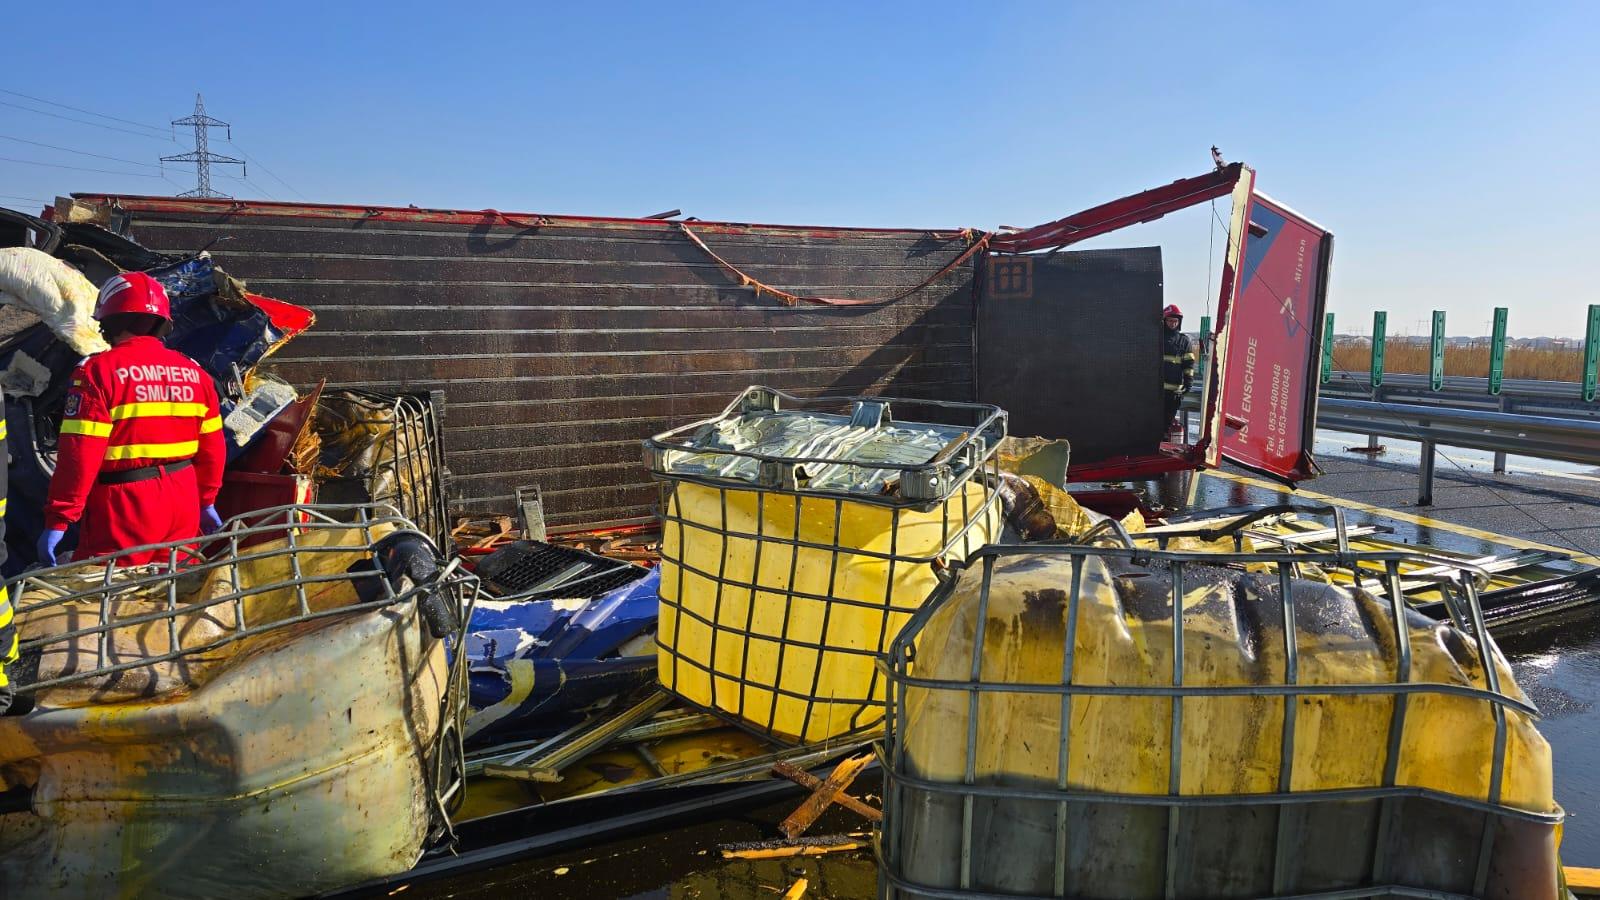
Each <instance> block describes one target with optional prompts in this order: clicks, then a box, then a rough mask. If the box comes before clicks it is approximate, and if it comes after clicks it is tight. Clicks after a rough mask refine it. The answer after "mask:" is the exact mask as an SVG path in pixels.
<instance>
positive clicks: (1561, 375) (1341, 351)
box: [1333, 342, 1583, 381]
mask: <svg viewBox="0 0 1600 900" xmlns="http://www.w3.org/2000/svg"><path fill="white" fill-rule="evenodd" d="M1430 359H1431V354H1430V353H1429V349H1428V345H1427V344H1425V343H1404V344H1399V343H1393V342H1391V343H1389V344H1388V345H1387V346H1386V347H1385V348H1384V353H1383V370H1384V371H1385V372H1393V373H1396V374H1410V375H1424V374H1427V372H1428V363H1429V360H1430ZM1371 367H1372V348H1370V347H1367V346H1363V345H1361V344H1356V343H1350V342H1340V343H1337V344H1334V346H1333V368H1334V370H1335V371H1341V370H1342V371H1345V372H1349V373H1351V374H1354V375H1361V374H1364V373H1366V372H1369V371H1371ZM1444 371H1445V374H1446V375H1470V376H1476V377H1478V378H1487V377H1488V376H1489V348H1488V347H1446V348H1445V351H1444ZM1505 377H1507V378H1531V379H1537V380H1540V381H1579V380H1581V379H1582V377H1583V351H1582V350H1578V349H1572V350H1532V349H1527V350H1519V349H1517V348H1515V347H1507V348H1506V371H1505Z"/></svg>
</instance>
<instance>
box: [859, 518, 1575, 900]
mask: <svg viewBox="0 0 1600 900" xmlns="http://www.w3.org/2000/svg"><path fill="white" fill-rule="evenodd" d="M1341 543H1343V541H1341ZM1414 562H1416V559H1415V558H1414V557H1410V556H1408V555H1406V554H1404V553H1400V552H1387V551H1384V552H1366V553H1360V552H1349V553H1342V554H1340V553H1297V554H1285V553H1277V554H1273V553H1188V552H1171V551H1161V550H1155V549H1153V548H1151V547H1148V546H1145V545H1144V544H1142V543H1140V542H1139V541H1138V540H1137V539H1134V540H1130V541H1127V542H1126V543H1124V544H1123V545H1122V546H1083V545H1075V546H1067V545H1057V546H1051V547H1044V546H1002V547H989V548H985V549H984V550H982V551H980V552H979V553H978V554H977V555H976V556H974V557H973V558H971V559H970V560H969V561H968V566H970V568H968V569H967V570H966V571H964V572H958V574H957V576H956V578H955V579H954V581H953V583H952V584H950V585H949V586H948V587H946V588H943V589H941V590H940V591H939V592H938V594H937V596H936V599H934V600H933V601H931V602H930V604H929V605H928V606H927V607H926V608H925V610H924V611H923V612H921V613H919V614H918V615H917V616H915V617H914V618H913V619H912V621H911V622H910V623H909V624H908V625H907V627H906V628H905V630H904V631H902V632H901V634H900V636H899V638H898V639H897V640H896V642H895V644H894V646H893V647H892V649H891V651H890V654H889V675H888V681H889V683H890V688H889V690H890V697H891V701H890V713H889V716H890V727H889V729H888V736H887V740H886V743H885V754H886V756H885V758H886V759H887V760H888V765H887V767H886V773H885V786H884V798H885V800H884V825H883V829H882V833H881V835H880V837H881V840H880V848H881V850H882V854H883V855H882V859H883V863H884V864H883V867H882V870H881V873H882V878H881V881H880V896H882V897H886V898H893V900H912V898H933V897H948V896H953V895H956V894H960V895H963V896H972V895H980V896H994V895H1001V894H1003V895H1005V896H1008V897H1037V898H1045V897H1063V896H1065V897H1077V898H1094V900H1102V898H1130V900H1143V898H1150V900H1154V898H1162V897H1165V898H1177V900H1224V898H1239V897H1252V898H1306V897H1313V896H1314V897H1335V896H1337V897H1355V896H1362V897H1365V896H1410V897H1438V898H1468V897H1474V898H1484V897H1505V898H1511V897H1515V898H1519V900H1558V898H1559V897H1563V896H1565V893H1564V891H1563V890H1562V888H1561V881H1560V877H1561V876H1560V862H1559V859H1558V856H1557V845H1558V843H1559V840H1560V823H1561V819H1562V811H1561V808H1560V807H1559V806H1558V805H1557V804H1556V801H1555V797H1554V790H1553V782H1552V771H1551V756H1550V747H1549V745H1548V744H1547V743H1546V742H1545V740H1544V738H1543V737H1541V736H1540V734H1539V732H1538V730H1537V729H1536V728H1535V726H1534V721H1535V719H1536V718H1537V710H1535V709H1534V707H1533V706H1532V704H1530V703H1529V702H1528V699H1527V698H1526V697H1525V696H1524V695H1523V693H1522V692H1521V691H1520V690H1519V689H1518V688H1517V685H1516V683H1515V681H1514V680H1513V677H1512V673H1511V669H1510V667H1509V666H1508V665H1507V663H1506V661H1505V658H1504V657H1503V656H1502V655H1501V654H1500V651H1499V649H1498V648H1497V647H1496V646H1495V645H1494V642H1493V640H1492V639H1491V638H1490V637H1489V635H1488V633H1487V630H1486V629H1485V627H1484V625H1483V614H1482V610H1481V607H1480V605H1479V603H1478V598H1477V593H1476V584H1477V581H1476V579H1479V578H1483V577H1486V576H1485V575H1484V573H1483V572H1481V570H1473V569H1471V567H1461V568H1459V569H1457V570H1456V571H1447V568H1448V567H1446V566H1439V567H1437V568H1438V570H1439V571H1441V573H1442V574H1440V575H1439V576H1438V579H1437V580H1438V581H1439V583H1440V585H1441V588H1442V590H1441V594H1442V595H1443V594H1448V599H1447V600H1446V603H1447V604H1448V605H1449V607H1450V612H1451V616H1450V619H1451V620H1450V621H1445V622H1437V621H1434V620H1432V619H1429V618H1427V617H1425V616H1424V615H1422V614H1421V613H1419V612H1416V611H1415V610H1413V609H1411V608H1409V607H1408V606H1407V605H1406V603H1405V599H1404V597H1403V595H1402V594H1401V593H1400V575H1399V572H1400V570H1401V567H1402V565H1410V564H1412V563H1414ZM1307 563H1311V564H1315V565H1316V566H1318V567H1319V568H1320V571H1323V572H1332V571H1336V570H1342V571H1343V572H1344V573H1345V574H1346V575H1352V576H1353V574H1354V573H1355V572H1357V571H1359V570H1362V569H1365V570H1366V572H1367V574H1366V575H1365V578H1364V580H1363V581H1362V582H1361V583H1362V584H1363V585H1364V586H1365V587H1364V588H1363V587H1355V588H1350V587H1343V586H1340V585H1337V584H1332V583H1329V581H1328V580H1327V579H1326V578H1322V577H1317V578H1300V577H1296V575H1295V571H1296V569H1297V568H1298V567H1299V566H1301V565H1304V564H1307ZM1372 568H1377V569H1378V570H1379V571H1386V572H1387V575H1386V577H1384V578H1380V579H1375V578H1373V577H1372V575H1371V574H1370V572H1371V569H1372ZM1352 580H1354V579H1353V578H1352Z"/></svg>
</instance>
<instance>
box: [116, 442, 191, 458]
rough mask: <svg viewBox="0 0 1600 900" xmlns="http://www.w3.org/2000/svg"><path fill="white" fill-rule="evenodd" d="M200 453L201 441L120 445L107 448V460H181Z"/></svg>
mask: <svg viewBox="0 0 1600 900" xmlns="http://www.w3.org/2000/svg"><path fill="white" fill-rule="evenodd" d="M198 452H200V442H199V441H179V442H177V443H176V444H118V445H117V446H115V447H107V448H106V459H180V458H187V457H190V456H193V455H195V454H196V453H198Z"/></svg>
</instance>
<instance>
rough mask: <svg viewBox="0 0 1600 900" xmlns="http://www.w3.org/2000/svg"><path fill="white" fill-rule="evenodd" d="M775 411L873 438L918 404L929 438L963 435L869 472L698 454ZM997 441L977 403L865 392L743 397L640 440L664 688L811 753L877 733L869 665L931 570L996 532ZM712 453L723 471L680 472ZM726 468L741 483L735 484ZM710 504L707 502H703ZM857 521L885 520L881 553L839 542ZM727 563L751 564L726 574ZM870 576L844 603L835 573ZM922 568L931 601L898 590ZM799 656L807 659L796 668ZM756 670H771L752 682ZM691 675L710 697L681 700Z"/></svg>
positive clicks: (758, 391) (991, 411)
mask: <svg viewBox="0 0 1600 900" xmlns="http://www.w3.org/2000/svg"><path fill="white" fill-rule="evenodd" d="M780 403H781V404H784V407H783V408H785V409H789V408H801V409H808V410H815V409H842V411H841V412H840V413H839V419H840V420H841V421H842V422H849V423H852V424H856V425H860V423H864V422H865V423H869V424H868V425H867V427H868V428H871V427H873V426H874V425H875V424H876V423H878V422H880V421H887V413H888V410H889V409H890V408H891V407H893V408H895V409H901V408H905V409H916V410H918V411H919V412H920V413H921V414H922V416H923V417H925V418H926V419H928V420H930V421H940V420H941V419H942V420H943V421H944V423H945V424H944V425H942V426H939V427H954V425H958V426H959V427H957V428H956V429H955V434H954V436H953V438H952V440H951V442H950V443H949V444H947V445H946V446H945V447H944V448H943V450H942V451H941V452H939V453H937V454H934V455H933V456H932V457H931V458H929V459H927V460H925V461H922V462H898V463H897V462H885V461H882V460H876V461H872V462H871V463H863V462H861V461H859V460H855V459H851V458H849V457H848V456H847V455H844V454H836V455H828V453H827V452H826V451H817V450H815V449H807V450H804V451H801V452H796V453H788V454H785V453H772V452H763V451H760V450H752V449H729V448H725V447H719V448H715V449H707V448H705V447H703V446H696V445H695V443H694V440H695V437H696V435H698V434H701V433H703V432H702V431H701V430H702V429H703V428H705V427H706V426H707V425H708V424H710V423H715V422H718V421H720V420H722V419H725V418H727V417H730V416H739V415H742V414H744V413H746V412H749V411H751V410H755V411H758V412H768V411H775V410H776V409H777V408H778V406H779V404H780ZM951 420H955V423H952V422H951ZM1004 437H1005V414H1004V412H1003V411H1001V410H999V409H998V408H996V407H992V406H986V405H982V404H970V403H955V402H944V401H920V400H898V399H886V398H859V397H858V398H826V399H819V400H799V399H797V398H793V397H789V396H788V395H785V394H781V393H779V392H777V391H773V390H771V389H767V388H751V389H750V390H748V391H746V392H745V393H744V394H743V395H741V397H740V398H739V399H738V400H736V401H735V402H734V403H733V404H732V405H730V406H729V407H728V409H727V410H726V411H724V413H723V414H722V416H721V417H717V418H713V419H708V420H705V421H704V422H697V423H695V424H693V425H689V426H686V427H684V428H680V429H676V430H674V431H671V432H667V433H665V434H662V435H658V436H656V437H655V438H652V439H651V440H649V441H646V457H647V462H649V464H650V466H651V469H652V472H653V474H654V475H655V476H656V477H658V478H660V479H662V480H663V481H665V482H666V486H665V491H664V500H663V504H662V509H663V515H662V528H663V541H662V565H663V570H662V579H663V587H662V590H661V609H662V618H663V623H664V624H663V627H662V629H661V632H659V633H658V636H657V646H658V648H659V651H660V657H661V663H660V679H661V683H662V684H663V685H664V686H666V687H667V688H668V689H669V690H674V691H675V692H677V693H678V694H679V696H680V697H682V698H683V699H685V700H686V701H687V702H688V703H690V704H691V705H693V706H697V707H700V708H703V709H708V710H711V711H715V712H719V713H722V714H724V715H730V714H731V716H732V717H733V718H734V719H735V720H736V721H737V722H738V723H739V724H741V725H742V726H744V727H746V728H747V729H749V730H752V731H755V732H757V733H759V734H761V735H763V736H765V737H768V738H773V739H777V740H780V741H785V742H791V743H807V742H810V741H814V740H822V739H825V738H829V737H836V736H842V735H859V734H864V733H870V732H872V731H875V730H877V729H878V728H880V727H881V726H882V718H883V698H884V694H883V691H884V687H883V681H882V678H881V673H880V671H879V669H878V666H877V665H876V662H877V660H879V659H880V658H881V657H882V655H883V653H884V652H885V651H886V650H887V649H888V647H889V643H890V641H892V640H893V638H894V636H895V633H896V631H898V629H899V625H900V624H901V623H902V622H903V621H904V620H905V618H906V617H908V616H909V615H911V613H913V612H915V611H916V610H917V609H919V608H920V607H921V606H922V604H923V603H924V602H925V601H926V600H927V594H928V591H929V590H931V588H932V586H933V583H934V581H933V578H932V575H931V573H932V571H933V570H932V569H931V568H929V567H930V566H937V565H943V564H944V563H945V561H946V560H947V559H951V558H961V557H964V556H965V555H966V554H967V553H970V552H972V551H973V550H975V549H977V547H979V546H981V545H982V544H984V543H987V542H988V541H990V540H994V539H996V538H997V537H998V534H999V522H1000V495H999V492H998V485H999V478H998V474H999V472H998V468H997V465H996V463H995V461H994V454H995V450H996V448H997V447H998V445H999V443H1000V441H1001V440H1002V439H1003V438H1004ZM710 457H716V458H718V459H720V460H721V461H722V462H723V463H726V462H727V461H732V464H731V465H726V464H724V465H721V471H718V472H707V471H705V469H704V468H701V469H699V470H694V471H685V470H684V468H680V466H679V465H677V463H679V462H681V461H682V460H685V459H689V460H702V459H706V458H710ZM830 467H831V470H832V471H834V472H839V471H842V470H853V471H850V472H847V476H846V478H845V479H844V480H849V481H852V482H855V483H861V482H864V481H871V482H874V483H877V484H879V485H882V486H883V489H881V490H876V491H872V492H869V493H865V494H861V493H852V492H849V491H844V490H838V489H836V488H834V487H828V486H820V485H819V484H818V481H819V479H817V478H816V477H815V476H816V474H817V473H818V472H819V471H826V470H829V469H830ZM688 468H693V467H688ZM734 469H737V470H738V471H737V474H730V472H731V471H732V470H734ZM691 492H698V493H697V496H698V497H699V498H700V501H699V508H700V510H701V512H702V514H701V515H698V516H694V515H689V514H686V512H685V510H686V508H688V506H689V504H687V503H686V501H685V497H686V494H688V493H691ZM708 492H709V493H708ZM712 496H714V497H715V500H714V502H707V501H706V498H708V497H712ZM735 507H738V508H742V509H743V511H744V515H743V518H744V519H745V520H747V521H750V520H753V522H754V526H755V527H754V528H753V529H751V528H748V527H740V526H737V525H735V524H734V520H736V519H738V518H740V516H739V515H738V514H737V513H736V512H734V513H731V512H730V510H733V509H734V508H735ZM713 510H714V511H713ZM863 515H871V516H878V517H881V520H882V522H883V523H884V524H885V530H886V532H887V539H886V541H883V542H882V546H881V547H880V548H877V549H874V548H871V547H866V546H860V545H855V546H852V545H851V544H850V543H849V542H848V541H847V540H846V539H845V538H844V536H843V535H844V533H845V532H846V531H848V530H849V529H850V523H851V522H852V521H857V519H855V518H854V517H859V516H863ZM912 521H915V522H917V523H918V524H917V527H918V528H919V529H922V531H921V532H920V534H921V539H920V541H919V546H920V549H918V548H916V547H908V545H907V544H908V541H906V540H903V539H902V536H903V530H904V528H905V527H907V523H909V522H912ZM935 529H936V531H935ZM691 545H698V546H701V547H707V546H710V547H715V548H716V552H715V554H714V555H715V557H716V560H715V562H714V563H711V564H710V565H698V564H696V563H695V562H692V561H690V559H689V556H690V555H691V554H690V553H689V552H687V548H689V547H690V546H691ZM736 553H737V554H740V555H741V557H742V558H744V559H746V560H747V563H746V564H744V565H734V564H730V561H729V560H730V557H731V556H733V555H734V554H736ZM805 560H809V561H810V562H809V563H806V562H804V561H805ZM774 561H776V564H773V563H774ZM866 566H871V567H881V588H875V589H874V590H873V592H872V595H871V596H856V597H850V596H842V595H841V594H842V592H841V591H840V590H838V588H839V586H840V585H841V584H842V579H841V573H843V572H844V571H845V570H846V569H848V568H850V567H857V568H860V567H866ZM824 567H825V568H824ZM736 568H738V569H741V570H742V569H744V568H748V569H749V574H748V575H741V574H736V572H735V571H734V570H735V569H736ZM918 568H920V569H921V570H923V571H925V572H927V573H928V582H929V584H928V590H923V591H921V592H909V593H908V592H905V591H903V590H902V591H899V592H897V590H896V585H897V584H899V585H901V586H902V587H903V586H904V584H905V577H906V575H907V573H909V572H911V571H912V570H913V569H918ZM878 571H879V570H877V569H874V572H875V573H877V572H878ZM824 573H825V574H824ZM691 595H698V596H699V597H701V598H705V597H709V603H707V602H691V601H690V600H689V599H688V598H689V597H690V596H691ZM802 606H806V607H808V608H809V609H811V610H813V611H814V610H820V614H819V615H814V616H811V617H810V618H811V619H814V620H817V621H819V622H820V625H819V627H818V628H817V629H815V634H814V635H812V636H810V637H807V636H804V635H802V634H798V633H797V632H798V631H800V630H801V629H800V625H799V621H798V620H799V618H800V616H798V615H796V614H795V613H796V610H797V609H798V608H800V607H802ZM740 609H742V613H741V612H740ZM769 612H770V613H773V614H772V615H768V613H769ZM855 615H859V616H860V617H863V618H867V619H871V620H872V621H871V623H870V625H869V626H868V628H869V629H870V633H867V634H856V633H843V631H842V630H841V629H840V628H839V627H838V624H837V623H838V622H839V621H847V620H848V621H855V619H853V618H851V617H852V616H855ZM763 623H766V624H763ZM693 629H699V630H701V631H703V632H709V638H708V642H704V643H702V644H699V645H697V646H695V647H693V648H688V647H686V645H685V642H684V640H683V639H682V637H683V635H684V633H685V632H686V631H689V630H693ZM730 642H731V643H730ZM725 647H736V648H737V656H738V659H737V661H736V662H735V663H732V664H730V663H729V662H728V661H727V659H726V653H725V652H724V651H723V650H722V649H721V648H725ZM753 654H756V655H760V656H761V657H763V659H771V660H772V662H771V664H770V666H769V665H766V664H762V665H758V666H752V664H751V657H752V655H753ZM796 654H802V655H803V657H797V656H796ZM797 658H809V659H811V660H812V661H813V662H812V664H809V665H808V664H806V663H796V662H795V660H796V659H797ZM852 661H854V662H852ZM857 663H859V674H860V677H859V678H844V679H834V681H832V682H828V681H825V679H824V670H825V667H826V666H838V667H839V668H838V669H829V671H841V670H843V671H854V670H856V664H857ZM758 669H766V670H768V671H769V672H770V674H756V673H757V670H758ZM695 679H699V680H702V681H705V682H707V683H708V687H709V693H705V694H696V693H695V692H693V691H687V690H684V689H683V686H684V685H685V683H687V682H690V681H693V680H695ZM752 697H754V698H755V699H753V700H752ZM780 705H781V707H782V708H780ZM785 710H790V712H787V713H786V712H785ZM785 723H790V724H785ZM793 723H799V724H793Z"/></svg>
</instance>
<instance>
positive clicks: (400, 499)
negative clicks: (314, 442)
mask: <svg viewBox="0 0 1600 900" xmlns="http://www.w3.org/2000/svg"><path fill="white" fill-rule="evenodd" d="M442 398H443V395H442V394H439V393H437V392H435V393H409V394H379V393H374V392H372V391H363V390H354V389H345V390H339V391H330V392H328V393H327V394H325V395H324V396H323V397H322V398H321V400H320V401H319V404H318V412H317V417H318V426H319V428H318V430H319V431H320V432H323V434H324V437H323V441H324V446H326V444H327V441H328V435H330V434H331V435H334V436H336V439H337V440H338V441H339V442H340V444H341V446H340V450H341V452H342V459H341V460H340V463H341V465H340V468H339V469H338V470H337V471H335V472H332V473H324V475H323V476H322V477H321V478H320V479H319V481H320V487H319V499H320V500H321V501H322V502H324V503H328V504H350V503H381V504H388V505H390V506H393V507H394V508H395V509H396V510H398V511H399V512H400V514H401V515H404V516H406V517H407V518H409V519H410V520H411V521H412V522H414V523H415V524H416V527H417V529H418V530H419V531H421V532H422V533H423V534H426V535H427V536H428V537H429V538H430V539H432V540H433V542H434V543H435V544H436V545H437V546H438V547H440V548H441V549H443V550H444V551H445V552H447V553H448V552H451V551H452V547H453V545H452V543H451V541H450V515H449V508H448V501H447V499H446V496H447V495H446V489H445V479H446V477H447V475H448V469H447V468H446V465H445V448H444V438H443V433H442V425H441V422H440V418H441V416H442V410H441V406H442V402H443V401H442Z"/></svg>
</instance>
